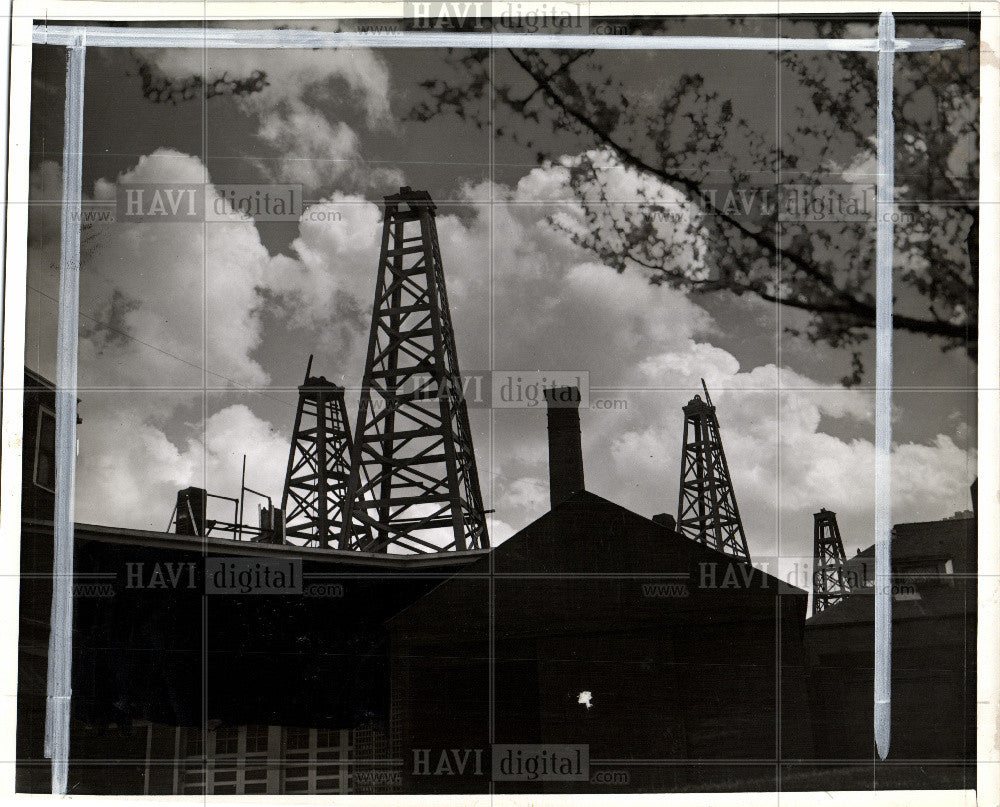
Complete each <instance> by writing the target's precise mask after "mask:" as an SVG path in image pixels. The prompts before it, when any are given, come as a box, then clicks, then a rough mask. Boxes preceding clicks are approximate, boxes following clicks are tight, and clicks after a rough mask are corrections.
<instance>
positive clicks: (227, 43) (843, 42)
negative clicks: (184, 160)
mask: <svg viewBox="0 0 1000 807" xmlns="http://www.w3.org/2000/svg"><path fill="white" fill-rule="evenodd" d="M81 35H83V36H85V37H86V41H87V45H89V46H90V47H97V48H227V49H233V48H540V49H543V50H591V49H594V50H763V51H786V50H813V51H863V52H868V53H878V52H879V40H878V39H877V38H873V39H794V38H787V39H786V38H781V37H739V36H607V35H599V34H494V33H488V32H482V33H478V32H461V31H456V32H443V31H394V32H367V33H359V32H354V31H311V30H304V29H274V30H241V29H233V28H206V27H190V28H110V27H105V26H73V25H44V24H43V25H36V26H34V28H33V29H32V41H33V42H34V43H35V44H36V45H66V46H71V45H72V44H73V43H74V42H76V41H77V40H78V39H79V37H80V36H81ZM965 44H966V43H965V42H964V41H963V40H961V39H930V38H916V39H896V40H894V44H893V47H894V49H895V50H896V51H899V52H918V51H934V50H950V49H953V48H962V47H965Z"/></svg>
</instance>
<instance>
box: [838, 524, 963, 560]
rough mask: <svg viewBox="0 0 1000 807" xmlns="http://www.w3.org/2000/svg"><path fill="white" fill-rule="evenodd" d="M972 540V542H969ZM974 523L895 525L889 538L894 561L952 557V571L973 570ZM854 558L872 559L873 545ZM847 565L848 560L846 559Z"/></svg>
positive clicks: (873, 555)
mask: <svg viewBox="0 0 1000 807" xmlns="http://www.w3.org/2000/svg"><path fill="white" fill-rule="evenodd" d="M970 539H971V540H970ZM975 541H976V520H975V519H974V518H946V519H944V520H942V521H916V522H913V523H910V524H897V525H896V527H895V532H894V534H893V539H892V557H893V560H901V561H911V560H924V559H926V560H932V559H933V560H936V559H939V558H940V559H944V558H951V559H952V560H953V561H954V563H955V570H956V571H958V569H959V567H961V568H962V569H963V570H964V569H969V568H970V567H971V568H972V569H974V568H975V558H976V544H975ZM855 557H860V558H874V557H875V545H874V544H872V545H871V546H870V547H868V548H867V549H865V550H863V551H862V552H860V553H859V554H858V555H856V556H855ZM848 562H850V559H848Z"/></svg>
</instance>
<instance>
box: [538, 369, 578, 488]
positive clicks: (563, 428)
mask: <svg viewBox="0 0 1000 807" xmlns="http://www.w3.org/2000/svg"><path fill="white" fill-rule="evenodd" d="M544 394H545V402H546V404H547V405H548V421H549V503H550V505H551V506H552V507H555V506H556V505H557V504H559V503H560V502H562V501H563V500H565V499H568V498H569V497H570V496H571V495H572V494H574V493H576V492H577V491H578V490H583V489H584V485H583V447H582V445H581V441H580V389H579V387H551V388H550V389H547V390H545V391H544Z"/></svg>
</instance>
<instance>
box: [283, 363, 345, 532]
mask: <svg viewBox="0 0 1000 807" xmlns="http://www.w3.org/2000/svg"><path fill="white" fill-rule="evenodd" d="M312 361H313V357H312V356H310V357H309V364H308V365H307V366H306V376H305V380H304V381H303V382H302V385H301V386H300V387H299V403H298V408H297V410H296V412H295V426H294V428H293V429H292V445H291V450H290V451H289V453H288V471H287V473H286V474H285V488H284V491H283V493H282V496H281V509H282V511H283V512H284V513H285V525H286V526H285V534H286V536H287V537H293V538H305V539H306V540H307V541H308V542H309V545H319V546H322V547H326V546H334V545H335V544H339V539H340V535H341V533H342V531H343V529H342V528H343V511H344V501H345V496H346V493H347V482H348V478H349V476H350V467H349V462H350V457H351V431H350V424H349V422H348V419H347V407H346V405H345V404H344V388H343V387H341V386H338V385H337V384H334V383H333V382H332V381H328V380H327V379H326V378H324V377H323V376H313V375H311V374H310V372H311V370H312ZM355 534H358V535H363V534H364V531H363V529H360V530H356V531H355ZM351 548H353V547H351Z"/></svg>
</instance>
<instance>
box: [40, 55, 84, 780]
mask: <svg viewBox="0 0 1000 807" xmlns="http://www.w3.org/2000/svg"><path fill="white" fill-rule="evenodd" d="M86 56H87V50H86V45H85V44H84V40H83V37H82V36H78V37H77V40H76V42H75V43H73V45H71V46H70V48H69V53H68V59H67V62H66V118H65V120H66V123H65V132H66V133H65V136H64V138H63V192H62V244H61V246H62V248H61V252H60V257H59V332H58V337H57V341H56V495H55V514H54V517H53V535H54V541H53V561H52V619H51V623H50V625H51V627H50V632H49V658H48V698H47V699H46V704H45V755H46V756H48V757H50V758H51V759H52V792H53V793H54V794H56V795H62V794H64V793H65V792H66V780H67V774H68V769H69V718H70V697H71V694H72V671H73V497H74V489H75V478H76V373H77V337H78V335H79V334H78V332H77V329H78V327H79V307H80V207H81V200H82V198H83V71H84V65H85V62H86Z"/></svg>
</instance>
